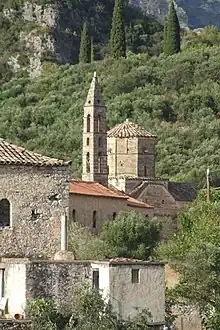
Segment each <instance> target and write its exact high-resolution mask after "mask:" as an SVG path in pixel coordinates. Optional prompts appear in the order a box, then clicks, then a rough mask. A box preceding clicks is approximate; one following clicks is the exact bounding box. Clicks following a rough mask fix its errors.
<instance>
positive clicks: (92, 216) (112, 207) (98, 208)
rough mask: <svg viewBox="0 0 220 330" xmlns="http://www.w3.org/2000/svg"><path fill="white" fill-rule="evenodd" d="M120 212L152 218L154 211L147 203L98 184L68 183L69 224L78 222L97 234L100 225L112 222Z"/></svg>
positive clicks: (84, 182)
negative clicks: (131, 212)
mask: <svg viewBox="0 0 220 330" xmlns="http://www.w3.org/2000/svg"><path fill="white" fill-rule="evenodd" d="M121 211H136V212H139V213H141V214H142V215H143V216H145V217H147V218H152V217H153V215H154V209H153V207H151V206H150V205H148V204H147V203H143V202H140V201H138V200H136V199H135V198H133V197H131V196H128V195H126V194H123V193H120V192H119V191H117V190H116V189H115V190H113V189H109V188H107V187H105V186H103V185H101V184H100V183H98V182H86V181H74V180H71V182H70V208H69V212H70V214H69V218H70V222H71V221H72V222H78V223H80V224H82V225H83V226H85V227H87V228H90V229H91V231H92V232H94V233H98V232H100V229H101V227H102V224H103V223H104V222H105V221H107V220H114V219H115V218H116V216H117V215H118V214H119V212H121Z"/></svg>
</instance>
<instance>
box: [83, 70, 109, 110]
mask: <svg viewBox="0 0 220 330" xmlns="http://www.w3.org/2000/svg"><path fill="white" fill-rule="evenodd" d="M85 106H99V107H104V106H105V103H104V100H103V96H102V92H101V87H100V85H99V82H98V77H97V73H96V72H94V74H93V78H92V82H91V85H90V88H89V92H88V95H87V98H86V103H85Z"/></svg>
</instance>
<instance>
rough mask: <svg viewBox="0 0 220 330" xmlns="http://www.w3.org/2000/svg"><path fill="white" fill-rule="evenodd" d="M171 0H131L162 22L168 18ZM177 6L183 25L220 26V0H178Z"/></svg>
mask: <svg viewBox="0 0 220 330" xmlns="http://www.w3.org/2000/svg"><path fill="white" fill-rule="evenodd" d="M169 2H170V1H169V0H130V3H131V4H132V5H134V6H137V7H140V8H141V9H142V10H143V11H144V13H146V14H147V15H153V16H154V17H156V18H157V19H159V20H161V21H162V22H163V21H164V20H165V19H166V16H167V12H168V7H169ZM175 2H176V6H177V11H178V15H179V18H180V22H181V25H182V27H186V26H189V27H191V28H200V27H204V26H207V25H216V26H218V27H220V20H219V15H220V1H219V0H191V1H189V0H176V1H175Z"/></svg>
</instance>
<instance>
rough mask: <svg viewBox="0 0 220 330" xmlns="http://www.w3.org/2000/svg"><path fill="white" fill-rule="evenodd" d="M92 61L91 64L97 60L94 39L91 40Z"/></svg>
mask: <svg viewBox="0 0 220 330" xmlns="http://www.w3.org/2000/svg"><path fill="white" fill-rule="evenodd" d="M90 60H91V63H93V62H94V60H95V54H94V43H93V38H91V58H90Z"/></svg>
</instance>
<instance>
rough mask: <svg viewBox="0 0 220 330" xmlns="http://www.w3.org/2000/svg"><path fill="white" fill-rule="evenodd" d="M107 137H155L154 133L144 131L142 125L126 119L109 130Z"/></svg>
mask: <svg viewBox="0 0 220 330" xmlns="http://www.w3.org/2000/svg"><path fill="white" fill-rule="evenodd" d="M108 137H117V138H131V137H148V138H156V135H153V134H151V133H149V132H147V131H145V130H144V129H143V128H142V127H140V126H138V125H137V124H134V123H132V122H130V121H128V120H126V121H125V122H124V123H122V124H119V125H116V126H115V127H113V128H112V129H111V130H110V131H108Z"/></svg>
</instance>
